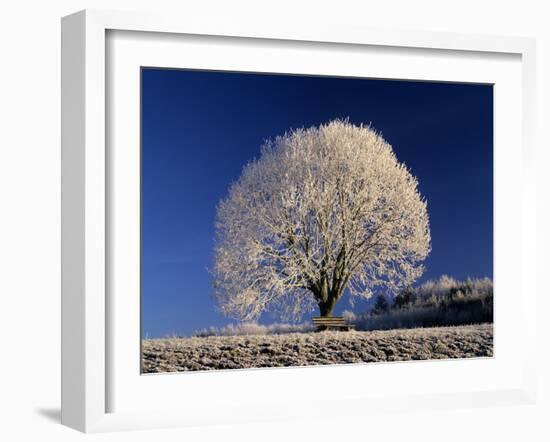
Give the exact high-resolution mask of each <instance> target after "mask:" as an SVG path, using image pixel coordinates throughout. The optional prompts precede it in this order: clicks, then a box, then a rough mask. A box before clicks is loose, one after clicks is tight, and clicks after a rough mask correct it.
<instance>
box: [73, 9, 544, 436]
mask: <svg viewBox="0 0 550 442" xmlns="http://www.w3.org/2000/svg"><path fill="white" fill-rule="evenodd" d="M327 29H328V28H327V27H326V26H319V27H317V26H313V25H311V26H309V25H308V26H306V27H302V28H299V29H297V28H290V27H288V28H285V27H281V26H275V25H274V24H273V25H269V23H261V24H260V23H256V24H250V23H246V24H245V23H244V22H243V23H231V24H219V23H210V22H209V21H208V20H204V21H201V20H197V19H196V18H193V20H192V21H191V20H190V19H189V20H183V21H181V20H172V19H170V18H169V17H156V16H152V15H143V14H130V13H120V12H117V13H114V12H108V11H83V12H79V13H76V14H73V15H71V16H68V17H65V18H64V19H63V22H62V50H63V61H62V72H63V84H62V105H63V106H62V109H63V110H62V122H63V128H62V142H63V146H62V152H63V155H62V178H63V179H62V221H63V229H62V321H63V322H62V352H63V356H62V370H63V372H62V422H63V423H64V424H66V425H68V426H70V427H73V428H76V429H78V430H81V431H86V432H91V431H109V430H119V429H138V428H155V427H166V426H187V425H208V424H214V423H228V422H255V421H262V420H273V419H287V418H303V419H307V418H313V417H315V416H316V415H317V414H318V412H319V411H320V410H323V409H324V408H326V407H331V409H332V410H334V413H336V414H346V415H347V414H361V415H368V414H369V413H371V412H373V411H374V410H378V411H379V410H380V409H382V410H384V411H388V412H395V411H399V410H406V409H418V408H424V409H425V408H434V409H435V408H439V409H441V408H453V407H470V406H487V405H498V404H504V403H530V402H532V401H533V400H534V391H535V390H534V385H535V375H534V370H535V366H534V365H535V363H534V359H533V354H534V342H535V341H534V339H533V337H534V336H535V324H534V321H533V319H532V318H534V314H533V311H532V310H533V307H532V306H533V305H535V303H534V302H533V300H534V298H535V296H536V287H535V278H534V277H533V275H532V274H533V273H534V269H535V262H534V261H535V256H536V254H535V253H534V250H535V245H536V238H535V228H534V225H535V212H534V206H535V197H534V195H535V191H536V188H535V178H534V176H533V173H532V170H533V169H532V168H533V162H534V155H535V146H534V141H533V140H534V127H533V120H534V118H533V115H534V96H535V80H534V41H533V40H531V39H524V38H515V37H514V38H511V37H489V36H474V35H462V34H461V35H457V34H445V33H438V34H431V33H425V32H413V31H408V32H403V31H399V32H397V31H395V32H390V31H380V30H372V29H353V28H348V27H339V26H330V31H328V30H327Z"/></svg>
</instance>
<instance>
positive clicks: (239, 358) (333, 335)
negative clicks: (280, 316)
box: [142, 324, 493, 373]
mask: <svg viewBox="0 0 550 442" xmlns="http://www.w3.org/2000/svg"><path fill="white" fill-rule="evenodd" d="M492 355H493V325H492V324H481V325H469V326H460V327H438V328H417V329H409V330H387V331H370V332H358V331H350V332H326V331H325V332H320V333H291V334H284V335H263V336H210V337H200V338H177V339H176V338H167V339H148V340H144V341H143V355H142V371H143V372H144V373H160V372H168V371H191V370H216V369H234V368H255V367H289V366H304V365H325V364H341V363H358V362H380V361H408V360H418V359H448V358H471V357H490V356H492Z"/></svg>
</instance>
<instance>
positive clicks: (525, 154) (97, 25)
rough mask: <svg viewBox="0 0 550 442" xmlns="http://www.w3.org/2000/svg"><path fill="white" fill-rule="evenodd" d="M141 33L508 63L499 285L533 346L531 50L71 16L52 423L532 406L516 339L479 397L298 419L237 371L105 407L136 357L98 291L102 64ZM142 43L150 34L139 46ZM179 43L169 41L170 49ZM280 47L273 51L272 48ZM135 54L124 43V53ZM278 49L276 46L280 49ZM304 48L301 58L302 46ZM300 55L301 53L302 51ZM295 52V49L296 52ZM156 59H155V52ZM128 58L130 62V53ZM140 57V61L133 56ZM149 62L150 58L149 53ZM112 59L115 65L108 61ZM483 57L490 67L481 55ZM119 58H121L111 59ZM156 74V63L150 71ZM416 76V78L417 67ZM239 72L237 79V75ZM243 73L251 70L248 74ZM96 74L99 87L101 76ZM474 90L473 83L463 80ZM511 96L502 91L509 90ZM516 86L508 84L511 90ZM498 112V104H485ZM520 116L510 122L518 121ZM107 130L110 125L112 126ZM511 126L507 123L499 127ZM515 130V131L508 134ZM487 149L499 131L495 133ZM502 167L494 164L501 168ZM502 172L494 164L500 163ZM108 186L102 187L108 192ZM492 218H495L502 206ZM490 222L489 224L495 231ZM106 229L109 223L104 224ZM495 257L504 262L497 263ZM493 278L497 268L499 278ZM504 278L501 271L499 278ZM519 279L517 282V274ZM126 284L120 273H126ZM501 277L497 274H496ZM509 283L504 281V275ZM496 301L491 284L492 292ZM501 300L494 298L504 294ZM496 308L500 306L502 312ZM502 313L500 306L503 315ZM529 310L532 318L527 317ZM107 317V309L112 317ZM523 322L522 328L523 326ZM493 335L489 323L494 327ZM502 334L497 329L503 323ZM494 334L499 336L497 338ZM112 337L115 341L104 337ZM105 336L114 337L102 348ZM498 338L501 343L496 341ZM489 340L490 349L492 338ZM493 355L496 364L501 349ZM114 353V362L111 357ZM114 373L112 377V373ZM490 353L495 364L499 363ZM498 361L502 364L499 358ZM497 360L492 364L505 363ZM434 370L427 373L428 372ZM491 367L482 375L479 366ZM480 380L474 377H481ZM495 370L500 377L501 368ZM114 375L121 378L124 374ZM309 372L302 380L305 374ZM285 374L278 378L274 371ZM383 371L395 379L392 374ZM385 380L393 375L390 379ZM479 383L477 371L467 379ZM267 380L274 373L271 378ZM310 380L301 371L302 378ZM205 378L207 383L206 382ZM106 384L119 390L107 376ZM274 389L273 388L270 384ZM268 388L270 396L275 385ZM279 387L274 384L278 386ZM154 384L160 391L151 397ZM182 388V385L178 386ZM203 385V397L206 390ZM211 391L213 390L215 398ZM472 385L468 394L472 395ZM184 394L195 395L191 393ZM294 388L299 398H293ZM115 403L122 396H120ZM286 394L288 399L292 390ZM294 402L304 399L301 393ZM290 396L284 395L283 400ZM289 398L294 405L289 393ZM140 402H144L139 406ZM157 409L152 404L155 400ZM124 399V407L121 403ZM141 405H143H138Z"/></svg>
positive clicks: (271, 27)
mask: <svg viewBox="0 0 550 442" xmlns="http://www.w3.org/2000/svg"><path fill="white" fill-rule="evenodd" d="M135 31H138V32H142V33H144V34H140V35H146V34H145V33H155V34H154V35H156V36H157V37H158V36H159V35H161V36H162V35H164V36H171V38H172V39H176V40H177V39H178V38H185V36H215V37H217V38H218V39H222V40H223V39H226V40H227V42H226V43H225V44H229V45H231V41H236V40H239V39H246V40H247V41H255V42H262V41H264V42H265V41H269V42H271V43H270V44H273V45H277V44H279V43H280V42H283V43H284V44H285V45H287V46H288V45H290V46H292V45H295V46H296V47H298V45H301V46H300V50H306V51H307V47H312V46H311V45H313V47H314V46H315V45H333V46H334V45H337V46H338V48H366V47H369V48H376V50H377V51H378V52H380V53H384V51H390V50H391V49H392V48H400V50H401V51H404V52H406V51H412V50H418V49H422V50H428V51H431V52H430V53H431V56H433V57H434V60H435V58H437V57H440V56H445V54H447V55H449V54H451V55H452V54H470V55H472V57H473V58H475V59H478V60H483V59H484V58H490V57H491V56H493V55H495V54H497V55H498V54H501V55H503V56H505V57H507V56H512V57H515V58H514V59H515V60H516V61H517V62H518V63H519V64H518V65H517V67H518V68H519V69H520V71H518V72H519V75H516V74H518V72H516V74H514V75H516V77H514V78H516V79H517V78H519V82H517V84H518V85H519V86H518V87H519V88H521V90H520V91H515V92H516V93H517V95H516V99H518V100H519V102H518V105H519V106H518V107H519V108H520V109H519V110H517V109H516V111H515V112H516V113H514V114H510V115H509V118H513V117H515V116H518V115H519V116H520V117H521V120H520V121H521V124H520V125H519V126H518V129H517V132H515V134H516V135H517V140H518V144H519V145H518V146H517V148H514V147H511V149H512V150H513V152H514V155H515V156H514V155H512V156H510V157H509V158H508V160H506V161H508V162H510V161H514V160H520V161H521V164H522V169H521V177H520V178H521V186H520V188H518V189H517V198H518V201H517V202H516V203H517V204H518V206H517V207H520V208H521V210H519V211H518V210H517V207H516V208H515V210H516V212H517V213H518V215H517V218H516V221H517V222H516V223H512V224H510V225H509V228H514V229H518V230H519V232H517V233H518V238H517V241H516V243H515V244H516V245H515V247H517V253H518V254H519V256H520V259H519V262H520V265H519V264H517V262H518V260H517V259H516V271H517V273H516V274H515V275H514V274H511V275H508V278H510V282H512V283H514V287H517V288H518V290H520V291H521V293H522V297H521V301H520V302H519V303H518V304H517V305H518V309H520V310H522V314H521V315H518V316H517V318H516V319H515V321H516V324H518V326H519V327H521V329H522V336H523V337H534V336H535V324H534V321H533V320H530V318H531V317H532V318H534V316H535V315H534V313H533V308H534V307H532V306H534V305H535V296H536V286H535V277H534V269H535V268H536V265H535V264H536V263H535V262H534V261H535V257H536V253H535V249H536V237H535V231H536V229H535V222H536V219H535V194H536V186H535V176H534V173H533V170H534V155H535V145H534V123H533V122H534V108H535V66H534V63H535V43H534V40H533V39H528V38H518V37H491V36H477V35H464V34H450V33H426V32H415V31H388V30H375V29H367V28H365V29H363V28H361V29H358V28H349V27H345V26H336V25H331V26H326V24H325V25H324V26H322V25H321V24H317V25H314V24H309V25H307V26H301V27H300V28H297V27H292V26H290V25H289V26H285V25H281V24H269V22H267V23H258V22H254V23H247V22H244V21H243V22H239V23H236V22H232V23H214V22H211V21H209V20H198V19H197V18H196V17H188V18H186V19H183V20H182V19H181V18H177V19H174V18H171V17H163V16H154V15H151V14H134V13H126V12H111V11H99V10H92V11H90V10H87V11H81V12H78V13H76V14H73V15H70V16H67V17H64V18H63V21H62V56H63V58H62V423H63V424H65V425H67V426H70V427H73V428H76V429H78V430H80V431H85V432H97V431H110V430H122V429H138V428H156V427H167V426H186V425H207V424H210V423H221V422H225V423H227V422H254V421H262V420H274V419H275V420H276V419H285V418H289V417H292V418H297V417H298V418H308V417H312V416H314V415H315V412H316V410H317V409H319V407H321V406H324V405H326V404H327V403H328V402H335V403H336V402H337V403H338V407H337V409H338V413H341V414H368V413H370V412H371V411H373V410H375V409H376V410H380V409H382V410H387V411H389V412H391V411H399V410H405V409H414V408H416V409H418V408H421V409H426V408H452V407H468V406H485V405H498V404H509V403H532V401H534V397H535V369H536V367H535V358H534V357H532V355H533V354H534V353H535V352H534V342H535V339H525V340H524V342H526V344H525V345H524V347H523V348H522V351H521V352H520V353H519V352H518V354H517V355H516V362H515V363H514V364H515V365H514V367H513V369H514V376H512V377H511V378H513V379H511V380H510V381H509V382H508V383H502V382H501V383H500V384H498V385H497V383H495V384H494V385H491V386H489V387H488V388H483V387H482V384H481V383H480V384H479V385H475V386H473V388H472V389H471V390H468V388H467V386H466V387H464V388H462V390H461V391H454V392H452V393H450V392H448V391H445V390H444V389H441V388H440V386H438V384H437V382H435V384H434V387H433V389H431V390H429V391H428V390H426V393H425V394H418V392H414V391H412V390H411V391H410V392H404V393H403V392H402V393H401V394H399V393H398V392H397V391H398V390H396V391H393V392H392V391H388V392H387V394H385V393H384V392H383V391H379V392H378V393H377V394H376V395H374V396H373V395H372V394H371V395H369V394H366V393H365V392H364V391H363V390H362V389H358V391H357V393H356V394H355V395H352V396H341V397H340V396H339V395H338V393H335V394H333V395H332V396H327V397H326V398H325V399H321V398H318V397H311V398H308V405H309V406H308V407H304V406H303V404H302V403H301V402H300V401H299V400H297V399H298V398H294V399H296V400H294V401H291V403H292V402H294V403H295V405H294V406H293V405H291V404H287V406H285V407H284V408H283V407H280V404H278V403H277V402H276V401H275V402H273V404H272V406H271V407H270V406H269V404H266V403H262V406H261V407H259V406H258V404H259V403H260V402H261V400H260V398H259V397H255V396H254V395H258V392H257V389H258V387H260V386H261V385H265V384H266V383H271V382H272V381H273V375H272V374H269V373H268V372H267V371H261V372H254V373H253V374H252V373H251V372H249V371H239V372H238V373H237V372H234V373H228V372H223V373H215V374H212V373H200V374H194V375H193V376H194V377H193V378H189V377H187V382H188V385H187V386H185V387H184V386H182V385H180V386H179V387H178V385H177V384H178V382H179V381H178V379H184V378H183V377H179V378H178V376H180V375H175V376H166V375H164V376H158V377H157V379H161V378H162V381H158V380H157V381H154V382H153V381H151V382H150V385H148V386H144V388H145V389H147V388H148V389H149V390H150V389H151V388H154V389H156V390H155V391H160V392H161V393H159V394H163V395H165V396H166V395H167V394H168V392H169V391H170V390H173V389H174V388H188V390H186V391H187V395H186V401H187V402H188V403H189V404H194V405H192V406H188V407H184V406H180V407H175V406H174V405H173V404H170V401H166V403H167V405H166V406H164V407H159V408H157V409H151V408H150V409H146V408H145V407H141V408H140V407H139V406H136V407H135V409H130V408H129V407H113V405H112V403H111V402H112V400H111V399H110V397H111V393H112V391H113V390H114V389H115V387H116V388H118V384H117V385H115V384H113V381H112V380H113V372H115V373H116V370H117V369H119V370H120V368H117V367H119V366H122V367H124V361H126V360H130V359H131V358H132V356H131V355H130V354H132V353H131V352H132V351H134V349H135V342H134V344H133V347H132V346H130V347H129V349H130V353H129V354H125V353H124V352H122V351H118V350H116V349H117V348H120V345H119V347H116V345H113V344H112V340H111V339H114V340H115V341H116V339H122V338H123V337H124V334H122V335H120V336H122V337H121V338H117V336H118V334H117V333H118V332H117V333H115V329H116V326H114V324H115V325H116V324H118V323H120V318H118V319H117V315H116V312H115V313H114V312H113V309H112V306H113V304H112V300H111V299H110V298H109V290H111V289H112V277H113V275H112V274H110V273H109V272H111V271H112V270H111V269H112V267H110V266H109V260H110V259H116V258H112V257H110V256H109V253H111V252H112V250H111V249H110V248H109V244H111V243H112V242H113V241H116V238H113V237H112V235H115V234H117V232H118V231H117V229H116V228H114V229H113V228H111V227H112V226H110V222H111V220H110V213H111V212H112V211H113V204H117V201H118V200H117V198H116V196H113V195H112V194H111V191H112V189H111V187H110V183H109V179H110V175H109V173H110V172H109V170H110V167H112V165H110V164H109V161H110V157H109V152H108V148H109V143H110V142H112V140H111V135H112V134H110V133H108V132H107V130H106V121H111V120H110V119H111V117H112V115H111V114H110V112H111V110H110V109H109V107H108V104H109V99H108V98H109V96H108V94H109V93H110V90H109V84H108V82H109V81H111V78H114V77H116V74H114V75H113V76H111V72H110V71H109V69H108V67H109V66H108V64H109V63H112V62H113V60H109V59H108V57H109V56H111V57H113V56H117V54H118V53H117V52H112V51H111V52H110V51H109V44H108V41H107V35H108V33H113V32H115V33H116V32H123V33H127V32H135ZM148 35H153V34H148ZM178 36H179V37H178ZM277 42H279V43H277ZM136 44H138V45H139V44H140V43H139V42H137V43H136V42H135V41H134V42H132V45H133V46H132V47H134V48H135V45H136ZM281 44H282V43H281ZM304 44H305V46H304ZM308 45H309V46H308ZM304 48H305V49H304ZM157 49H158V48H157ZM134 52H135V50H134ZM143 52H146V51H143ZM155 53H159V51H158V50H156V51H155ZM113 54H114V55H113ZM491 54H492V55H491ZM121 58H122V57H121ZM128 60H130V61H129V63H138V64H139V60H138V59H136V58H132V57H130V58H129V59H128ZM158 62H159V63H162V64H164V63H165V61H164V60H161V59H159V61H158ZM420 68H422V66H421V65H420ZM244 69H246V68H245V67H243V70H244ZM249 69H251V68H249ZM106 72H107V73H108V74H109V75H106ZM472 81H473V80H472ZM503 81H505V80H503ZM510 84H512V83H510ZM514 84H515V83H514ZM495 106H496V109H498V106H499V103H498V100H497V101H496V103H495ZM518 112H519V113H518ZM114 121H115V122H116V121H117V120H116V118H115V119H114ZM510 122H512V121H510ZM516 123H517V122H516ZM496 136H497V137H498V136H499V135H498V131H497V135H496ZM501 158H504V156H502V157H501ZM506 161H503V162H502V163H501V164H504V163H506ZM111 184H112V183H111ZM501 207H502V206H501ZM497 222H498V221H497ZM115 224H116V223H115ZM495 250H496V253H502V254H504V253H507V252H506V250H504V249H503V248H500V249H499V248H498V241H495ZM502 256H504V255H502ZM503 268H504V266H503ZM507 268H508V269H510V268H509V267H507ZM518 269H519V270H518ZM130 273H131V269H130ZM502 273H504V272H502ZM506 273H510V272H506ZM496 287H497V289H496V290H497V295H496V296H498V290H499V288H498V287H499V286H498V280H496ZM503 293H504V292H503ZM502 305H503V306H504V305H505V304H504V303H503V304H502ZM508 305H511V304H508ZM529 306H531V307H529ZM498 309H499V307H498V304H497V307H496V310H497V313H496V314H497V315H499V314H500V315H501V317H506V314H507V310H506V308H504V307H503V308H502V309H501V310H500V311H501V313H498ZM115 311H116V309H115ZM530 315H532V316H530ZM495 322H496V323H497V327H498V321H497V320H495ZM501 323H502V324H504V325H503V326H502V327H503V330H504V329H505V328H506V325H505V321H504V320H503V321H501ZM504 331H505V330H504ZM115 335H116V336H115ZM113 336H114V337H113ZM501 336H508V334H507V333H505V332H503V333H502V334H501ZM495 339H498V338H495ZM502 348H503V351H502V353H501V354H503V355H504V354H505V351H504V350H505V349H504V347H502ZM113 349H115V350H113ZM117 358H118V360H119V361H122V362H117V363H116V367H114V368H113V364H114V362H113V361H117ZM498 358H499V355H498V349H497V351H496V356H495V360H497V361H498ZM504 359H505V358H504ZM504 359H503V360H504ZM434 363H435V364H437V362H431V364H434ZM491 364H492V365H493V367H492V368H491V367H489V365H491ZM495 364H496V363H494V361H493V362H489V364H485V365H486V366H487V367H486V369H487V370H488V371H487V373H486V374H487V376H489V375H490V373H491V372H490V371H489V370H496V369H497V368H498V369H499V370H502V369H503V366H500V367H497V366H496V365H495ZM130 366H131V363H130ZM375 366H376V367H377V368H373V369H372V370H378V371H381V370H384V366H385V365H384V364H379V365H375ZM427 367H428V366H427V365H421V364H420V365H414V368H411V369H412V370H414V372H415V373H418V376H419V377H422V376H425V374H424V375H423V374H422V373H423V372H426V371H427V370H428V368H427ZM446 367H447V368H446V369H448V370H455V371H456V370H467V371H468V370H469V374H466V375H465V377H466V378H468V376H470V377H473V376H475V373H476V371H478V370H479V368H480V366H478V365H469V366H465V365H463V364H461V363H460V362H456V363H454V364H453V363H450V364H447V365H446ZM481 368H482V369H483V370H485V368H484V367H481ZM504 368H506V367H504ZM124 369H127V367H126V368H124ZM309 369H310V368H306V370H309ZM319 369H320V370H324V372H323V373H324V374H325V375H326V374H327V373H329V374H328V375H329V376H336V375H338V373H342V371H341V370H346V372H345V374H346V376H347V377H349V378H350V379H353V377H354V376H355V377H356V378H357V377H358V376H361V372H360V370H362V369H363V368H362V367H358V366H355V367H317V368H316V370H317V371H316V373H319V371H318V370H319ZM285 370H286V369H285ZM285 370H283V371H282V372H281V371H280V370H279V371H278V373H283V374H279V375H277V376H279V377H281V376H282V377H283V378H284V382H287V383H294V384H296V385H304V384H307V377H306V376H304V375H303V373H304V372H303V371H300V370H303V369H295V370H290V371H289V370H286V371H285ZM392 370H394V368H392ZM395 370H399V368H396V369H395ZM478 372H479V371H478ZM271 373H273V371H271ZM309 373H313V372H312V371H310V372H308V374H309ZM129 376H130V377H132V376H133V378H132V379H135V380H138V381H139V379H138V378H136V376H139V373H135V372H133V373H129ZM212 376H215V377H212ZM114 378H115V379H120V376H118V378H117V377H116V376H115V377H114ZM239 382H242V383H245V382H246V383H250V384H252V387H249V391H248V392H246V391H245V393H243V395H242V397H239V398H234V399H233V400H232V403H231V407H227V404H226V403H225V402H224V400H220V401H219V404H218V405H219V406H218V408H216V403H212V402H211V401H210V402H209V403H208V401H206V402H204V403H203V404H201V401H200V400H199V396H200V395H206V396H205V397H206V398H207V399H208V394H207V391H206V389H208V388H210V389H211V390H213V389H214V388H217V389H218V391H223V392H224V394H227V395H229V394H234V393H235V392H236V391H237V390H231V389H228V390H223V388H225V387H224V386H227V385H229V384H231V385H237V384H238V383H239ZM276 382H277V381H276ZM276 382H275V384H273V385H277V384H276ZM278 382H282V380H281V379H279V381H278ZM161 383H162V385H161ZM180 384H181V382H180ZM209 384H211V385H212V386H211V387H207V385H209ZM214 385H215V386H216V387H214ZM472 385H474V384H472ZM126 387H127V388H126V391H128V390H131V389H134V388H141V387H139V386H138V385H137V384H131V383H129V384H127V385H126ZM193 387H194V388H193ZM304 388H307V386H306V387H304ZM120 391H121V392H122V394H124V390H120ZM294 391H295V390H294ZM304 391H305V390H304ZM289 394H290V395H291V396H292V394H293V393H292V391H291V392H290V393H289ZM294 394H296V393H294ZM145 397H146V398H148V397H147V396H145ZM157 399H158V398H157ZM134 400H135V398H131V397H130V396H128V400H127V402H131V401H134ZM147 400H148V399H147Z"/></svg>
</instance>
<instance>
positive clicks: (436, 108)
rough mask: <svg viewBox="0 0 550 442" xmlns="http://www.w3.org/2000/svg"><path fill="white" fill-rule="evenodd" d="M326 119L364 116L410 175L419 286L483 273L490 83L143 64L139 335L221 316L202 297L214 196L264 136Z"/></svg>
mask: <svg viewBox="0 0 550 442" xmlns="http://www.w3.org/2000/svg"><path fill="white" fill-rule="evenodd" d="M334 118H349V120H350V121H351V122H352V123H356V124H359V123H369V122H370V123H372V126H373V127H374V128H375V129H377V130H378V131H381V132H382V134H383V136H384V138H385V139H386V140H387V141H388V142H389V143H390V144H391V145H392V146H393V148H394V150H395V152H396V155H397V158H398V159H399V160H400V161H402V162H405V164H406V165H407V166H408V167H409V168H410V169H411V171H412V173H413V174H414V175H415V176H416V177H417V178H418V180H419V187H420V191H421V193H422V195H424V196H425V197H426V198H427V200H428V210H429V215H430V225H431V234H432V252H431V254H430V256H429V258H428V259H427V260H426V262H425V265H426V268H427V271H426V273H425V275H424V276H423V277H422V279H421V280H420V281H419V282H421V281H424V280H426V279H432V278H437V277H439V276H440V275H442V274H449V275H451V276H454V277H456V278H459V279H462V278H466V277H467V276H472V277H482V276H489V277H492V276H493V227H492V226H493V89H492V86H490V85H473V84H457V83H432V82H413V81H389V80H366V79H350V78H329V77H306V76H289V75H268V74H246V73H224V72H204V71H186V70H168V69H143V70H142V304H141V308H142V334H143V336H145V335H148V336H149V337H153V336H164V335H167V334H171V333H176V334H180V335H188V334H190V333H192V332H193V331H194V330H197V329H200V328H204V327H208V326H211V325H216V326H220V325H223V324H226V323H228V322H230V321H229V320H228V319H226V318H224V317H223V316H222V315H220V314H219V313H217V312H216V310H215V304H214V302H213V300H212V298H211V296H210V295H211V287H212V280H211V276H210V274H209V272H208V269H209V268H211V267H212V258H213V238H214V220H215V213H216V205H217V203H218V201H219V200H220V199H221V198H223V197H225V196H226V193H227V190H228V186H229V185H230V183H231V182H233V181H234V180H236V179H237V178H238V177H239V175H240V173H241V170H242V167H243V165H244V164H246V163H247V162H248V161H249V160H250V159H252V158H254V157H258V155H259V149H260V146H261V144H262V142H263V141H264V140H265V139H267V138H272V137H274V136H276V135H278V134H282V133H284V132H285V131H287V130H289V129H290V128H297V127H309V126H312V125H319V124H320V123H325V122H328V121H329V120H331V119H334ZM365 307H366V305H365V304H361V303H360V304H357V305H356V307H355V310H356V311H357V310H359V311H360V310H361V309H364V308H365ZM344 309H350V307H349V305H348V303H347V299H343V300H341V301H340V304H339V306H337V309H336V313H340V312H341V311H342V310H344ZM305 319H307V318H305ZM272 320H273V318H272V317H271V316H268V315H265V317H262V321H261V322H269V321H272Z"/></svg>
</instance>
